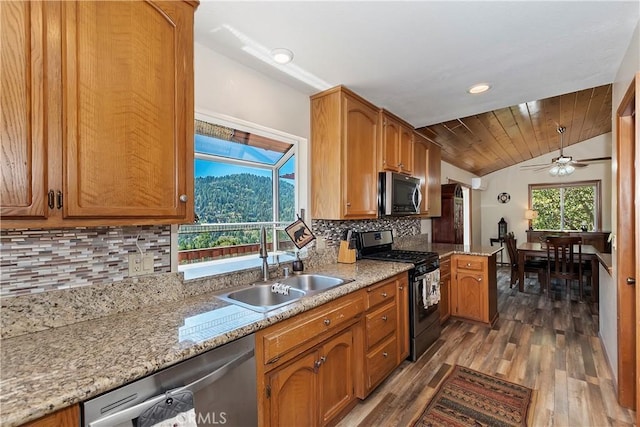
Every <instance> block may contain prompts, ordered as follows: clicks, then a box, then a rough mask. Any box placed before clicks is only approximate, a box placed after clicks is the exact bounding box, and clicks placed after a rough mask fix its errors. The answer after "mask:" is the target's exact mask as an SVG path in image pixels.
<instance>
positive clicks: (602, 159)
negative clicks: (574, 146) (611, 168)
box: [576, 156, 611, 163]
mask: <svg viewBox="0 0 640 427" xmlns="http://www.w3.org/2000/svg"><path fill="white" fill-rule="evenodd" d="M604 160H611V156H609V157H594V158H591V159H579V160H576V162H582V163H584V162H600V161H604Z"/></svg>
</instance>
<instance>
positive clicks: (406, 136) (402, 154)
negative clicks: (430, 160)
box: [398, 126, 424, 196]
mask: <svg viewBox="0 0 640 427" xmlns="http://www.w3.org/2000/svg"><path fill="white" fill-rule="evenodd" d="M399 143H400V146H399V150H398V151H399V163H400V165H399V166H400V172H402V173H406V174H409V175H411V173H412V172H413V148H414V138H413V129H411V128H408V127H406V126H402V127H401V128H400V141H399ZM423 196H424V194H423Z"/></svg>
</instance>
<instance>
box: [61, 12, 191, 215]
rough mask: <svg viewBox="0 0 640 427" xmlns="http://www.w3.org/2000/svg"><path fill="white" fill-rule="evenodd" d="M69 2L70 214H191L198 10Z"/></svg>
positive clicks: (66, 66) (66, 61)
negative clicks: (194, 81) (194, 22)
mask: <svg viewBox="0 0 640 427" xmlns="http://www.w3.org/2000/svg"><path fill="white" fill-rule="evenodd" d="M62 3H63V13H62V15H63V39H64V40H65V43H64V45H63V48H62V54H63V58H62V61H63V64H64V66H63V70H64V72H63V97H64V100H65V102H64V104H63V105H64V114H63V117H64V121H65V122H64V129H65V132H64V134H63V153H64V170H65V176H64V180H63V185H64V194H65V199H66V200H65V201H64V207H63V213H64V216H65V217H67V218H80V217H102V218H105V217H142V218H150V219H151V218H177V219H188V217H189V216H191V215H192V214H191V212H189V211H191V210H192V207H191V208H189V207H188V206H192V204H193V201H192V199H193V187H192V181H193V13H194V10H193V7H192V6H191V5H189V4H188V3H186V2H177V1H174V2H153V1H149V2H146V1H132V2H103V1H81V2H62ZM184 200H188V203H185V202H184Z"/></svg>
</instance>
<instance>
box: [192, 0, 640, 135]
mask: <svg viewBox="0 0 640 427" xmlns="http://www.w3.org/2000/svg"><path fill="white" fill-rule="evenodd" d="M639 19H640V1H638V0H634V1H595V2H586V1H568V2H559V1H499V2H490V1H391V2H389V1H353V2H342V1H321V2H311V1H300V2H288V1H285V2H281V1H257V2H256V1H250V2H247V1H230V2H227V1H217V0H216V1H207V0H205V1H202V2H201V3H200V6H199V8H198V9H197V11H196V18H195V21H196V24H195V38H196V41H197V42H199V43H201V44H203V45H205V46H207V47H209V48H210V49H212V50H214V51H217V52H218V53H221V54H223V55H226V56H228V57H230V58H231V59H234V60H236V61H238V62H240V63H242V64H244V65H246V66H249V67H251V68H254V69H256V70H258V71H261V72H263V73H265V74H267V75H269V76H271V77H273V78H275V79H278V80H280V81H283V82H285V83H287V84H289V85H291V86H293V87H295V88H297V89H298V90H300V91H302V92H303V93H307V94H309V95H310V94H313V93H316V92H319V91H320V89H318V88H314V87H311V86H309V85H308V84H305V83H302V82H301V81H299V80H297V79H296V78H293V77H290V76H289V75H288V74H286V73H285V72H283V71H282V70H281V69H279V68H276V67H274V66H273V65H269V64H267V63H265V62H263V61H261V60H259V59H257V58H256V57H255V56H253V55H250V54H248V53H247V52H246V51H245V50H243V47H244V46H253V48H254V50H256V51H258V52H260V51H263V52H268V51H270V50H271V49H273V48H278V47H285V48H288V49H290V50H292V51H293V52H294V55H295V56H294V60H293V62H292V63H291V64H289V65H287V66H284V67H281V68H282V69H286V70H287V71H291V70H293V71H297V72H298V74H300V73H310V74H311V75H313V76H315V77H317V78H319V79H320V80H322V81H324V83H325V84H326V86H327V87H332V86H335V85H338V84H343V85H345V86H347V87H349V88H350V89H352V90H354V91H355V92H356V93H358V94H360V95H361V96H363V97H364V98H366V99H368V100H369V101H371V102H372V103H374V104H375V105H377V106H380V107H384V108H386V109H388V110H390V111H392V112H393V113H395V114H396V115H398V116H400V117H402V118H404V119H405V120H407V121H408V122H409V123H410V124H411V125H413V126H414V127H422V126H426V125H430V124H434V123H439V122H443V121H446V120H450V119H454V118H460V117H466V116H470V115H473V114H477V113H482V112H486V111H490V110H494V109H498V108H503V107H507V106H511V105H516V104H519V103H522V102H528V101H534V100H538V99H542V98H548V97H551V96H556V95H560V94H564V93H569V92H575V91H578V90H581V89H586V88H591V87H595V86H599V85H603V84H607V83H611V82H613V81H614V79H615V73H616V71H617V69H618V67H619V66H620V62H621V60H622V57H623V56H624V53H625V51H626V50H627V47H628V45H629V42H630V41H631V37H632V34H633V31H634V29H635V26H636V25H637V23H638V20H639ZM479 82H487V83H489V84H490V85H491V86H492V89H491V90H490V91H489V92H486V93H484V94H481V95H469V94H468V93H467V92H466V90H467V89H468V88H469V87H470V86H472V85H473V84H475V83H479Z"/></svg>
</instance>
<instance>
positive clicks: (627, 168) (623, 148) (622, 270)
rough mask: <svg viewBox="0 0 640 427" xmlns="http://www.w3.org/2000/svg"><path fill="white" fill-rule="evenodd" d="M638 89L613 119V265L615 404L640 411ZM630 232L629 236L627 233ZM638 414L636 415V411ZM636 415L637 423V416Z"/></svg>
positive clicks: (631, 90) (639, 77) (634, 88)
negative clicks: (638, 334)
mask: <svg viewBox="0 0 640 427" xmlns="http://www.w3.org/2000/svg"><path fill="white" fill-rule="evenodd" d="M638 85H640V73H638V74H637V75H636V77H635V78H634V79H633V81H632V82H631V85H630V86H629V88H628V89H627V92H626V93H625V95H624V97H623V98H622V101H621V102H620V105H619V106H618V109H617V112H616V118H615V124H616V136H617V138H616V150H617V156H616V157H617V162H618V169H617V173H616V184H617V190H616V191H617V204H618V210H617V229H618V230H625V231H624V233H621V232H618V233H617V236H616V265H617V275H616V277H617V279H616V282H617V305H618V319H617V321H618V327H617V329H618V361H617V363H618V402H619V403H620V405H621V406H624V407H627V408H632V409H633V408H640V404H639V403H638V402H639V400H640V399H639V396H638V395H640V393H638V390H639V387H638V384H639V383H640V372H639V371H640V369H639V366H640V340H638V339H637V337H636V331H637V330H640V329H639V325H640V310H638V309H637V308H638V307H640V292H639V291H638V286H637V285H636V286H630V285H628V284H627V278H628V277H634V278H637V271H636V268H637V267H636V266H637V265H638V263H639V262H640V239H638V238H637V237H636V234H637V231H638V230H640V209H638V206H637V203H638V201H640V188H638V187H640V186H639V185H638V183H637V178H638V177H637V176H636V173H635V166H634V164H635V163H639V162H640V152H639V151H640V150H639V148H640V147H638V145H640V144H639V143H638V141H637V133H636V132H637V127H638V126H637V124H638V120H639V119H638V116H637V115H636V114H635V112H636V110H637V109H638V108H637V107H638V103H639V97H637V96H636V92H637V91H638V90H637V86H638ZM630 231H631V232H630ZM638 412H640V411H638ZM638 412H637V413H636V414H637V415H636V419H637V420H638V419H639V417H640V414H638Z"/></svg>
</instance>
